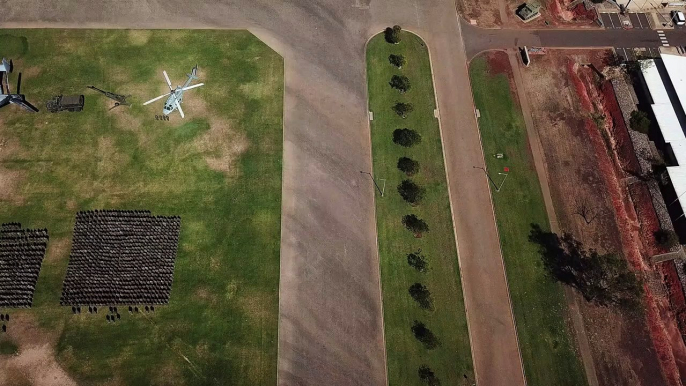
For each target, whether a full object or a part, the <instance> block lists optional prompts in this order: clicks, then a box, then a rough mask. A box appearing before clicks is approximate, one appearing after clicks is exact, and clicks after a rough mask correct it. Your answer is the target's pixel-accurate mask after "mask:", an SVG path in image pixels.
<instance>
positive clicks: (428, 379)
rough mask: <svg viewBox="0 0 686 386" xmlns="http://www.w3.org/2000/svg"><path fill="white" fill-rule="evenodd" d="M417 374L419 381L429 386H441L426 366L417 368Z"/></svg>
mask: <svg viewBox="0 0 686 386" xmlns="http://www.w3.org/2000/svg"><path fill="white" fill-rule="evenodd" d="M417 374H418V375H419V379H421V380H422V382H424V383H426V384H427V385H429V386H440V385H441V381H440V380H439V379H438V377H436V374H434V372H433V370H431V369H430V368H429V366H427V365H421V366H419V370H418V371H417Z"/></svg>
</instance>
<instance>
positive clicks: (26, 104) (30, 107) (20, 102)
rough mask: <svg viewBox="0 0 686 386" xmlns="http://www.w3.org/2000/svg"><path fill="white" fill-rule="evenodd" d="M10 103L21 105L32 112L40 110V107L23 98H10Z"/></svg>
mask: <svg viewBox="0 0 686 386" xmlns="http://www.w3.org/2000/svg"><path fill="white" fill-rule="evenodd" d="M10 103H13V104H15V105H18V106H21V107H22V108H23V109H24V110H26V111H30V112H32V113H37V112H38V109H37V108H36V107H34V106H33V105H32V104H31V103H29V102H27V101H25V100H23V99H19V98H12V99H10Z"/></svg>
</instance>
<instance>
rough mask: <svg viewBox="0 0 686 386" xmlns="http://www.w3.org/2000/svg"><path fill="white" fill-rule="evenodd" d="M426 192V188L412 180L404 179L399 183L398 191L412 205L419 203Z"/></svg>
mask: <svg viewBox="0 0 686 386" xmlns="http://www.w3.org/2000/svg"><path fill="white" fill-rule="evenodd" d="M425 192H426V190H425V189H424V188H422V187H421V186H419V185H417V184H415V183H414V182H412V181H411V180H403V182H401V183H400V185H398V193H400V196H401V197H402V198H403V200H405V201H407V202H408V203H410V204H412V205H417V204H419V202H420V201H422V198H424V193H425Z"/></svg>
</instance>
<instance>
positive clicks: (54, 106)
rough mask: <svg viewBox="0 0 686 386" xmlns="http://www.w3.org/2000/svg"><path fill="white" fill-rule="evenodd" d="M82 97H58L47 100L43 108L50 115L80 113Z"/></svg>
mask: <svg viewBox="0 0 686 386" xmlns="http://www.w3.org/2000/svg"><path fill="white" fill-rule="evenodd" d="M83 103H84V98H83V95H58V96H56V97H54V98H52V99H51V100H49V101H48V102H47V103H46V104H45V107H46V108H47V109H48V111H50V112H51V113H56V112H58V111H65V110H66V111H81V110H83Z"/></svg>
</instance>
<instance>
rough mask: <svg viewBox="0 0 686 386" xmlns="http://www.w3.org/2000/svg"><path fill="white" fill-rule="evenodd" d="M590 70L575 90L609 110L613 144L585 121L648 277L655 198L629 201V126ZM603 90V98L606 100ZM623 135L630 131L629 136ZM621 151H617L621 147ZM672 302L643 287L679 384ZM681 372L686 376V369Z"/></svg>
mask: <svg viewBox="0 0 686 386" xmlns="http://www.w3.org/2000/svg"><path fill="white" fill-rule="evenodd" d="M568 70H569V67H568ZM590 71H591V70H590V69H584V72H585V73H581V74H579V79H581V80H582V81H583V85H584V88H585V89H586V91H585V92H584V91H581V90H579V89H578V88H577V92H578V93H579V96H580V99H581V100H582V104H583V105H584V106H585V107H586V108H587V106H588V104H589V103H590V101H589V102H587V103H583V101H584V99H586V98H588V97H589V94H590V95H593V100H599V101H600V103H599V106H598V107H600V108H601V109H602V111H603V113H604V114H605V117H606V119H605V126H606V127H605V130H606V131H605V134H606V135H607V136H608V137H609V142H610V143H607V144H603V141H602V137H601V135H600V132H599V130H598V129H597V128H596V127H594V126H595V125H593V124H592V123H591V124H589V122H588V121H587V122H586V123H587V124H586V128H587V129H588V135H589V139H590V140H591V142H592V144H593V147H594V149H595V152H596V155H598V161H599V165H598V167H599V169H600V170H601V174H602V175H603V177H604V178H605V181H606V185H607V187H608V191H609V193H610V196H611V198H612V203H613V206H614V209H615V213H616V216H617V218H618V220H619V221H618V225H619V227H620V232H619V233H620V238H621V241H622V250H623V252H624V257H625V258H626V259H627V261H628V262H629V264H630V265H631V266H632V267H633V269H634V270H636V271H639V272H642V275H641V276H643V277H644V278H648V277H649V276H650V275H651V274H653V273H654V272H655V271H654V270H655V268H654V267H652V266H650V265H649V261H650V257H651V256H652V254H651V253H650V252H652V251H651V250H649V249H652V248H646V247H645V246H646V245H648V246H651V245H653V244H654V242H653V240H652V239H653V237H652V232H651V230H650V229H646V228H647V227H648V226H650V227H654V226H655V222H654V220H651V219H650V217H652V216H650V215H649V214H648V213H650V211H649V209H648V208H649V207H648V205H651V206H652V201H650V197H649V196H648V197H646V196H645V194H640V192H638V193H639V194H637V195H636V197H635V198H636V199H637V200H639V201H638V202H634V201H632V199H631V198H632V197H631V196H630V195H629V194H628V193H629V192H628V191H626V190H625V189H622V187H623V184H622V183H620V180H621V179H624V178H627V177H628V175H627V174H626V172H625V169H624V167H623V164H624V165H626V164H629V165H630V164H631V163H632V162H631V160H630V159H625V160H624V162H622V160H621V158H622V157H625V158H626V157H627V150H626V148H627V146H628V141H627V138H622V137H628V132H627V131H626V126H625V125H622V126H621V127H617V126H615V125H613V124H612V123H613V120H612V115H613V111H612V110H613V106H612V105H613V104H614V103H616V99H615V98H614V95H613V94H612V95H608V94H609V93H610V89H611V88H610V89H608V88H607V87H605V88H602V87H601V88H600V89H599V88H598V87H597V86H596V84H597V82H594V80H593V78H592V76H590V75H589V73H590ZM573 78H575V77H573ZM576 86H577V82H576V81H575V87H576ZM603 94H604V96H605V98H602V96H603ZM608 106H609V107H608ZM589 112H590V113H593V111H592V110H589ZM624 133H626V135H625V134H624ZM620 143H624V146H623V148H624V149H623V150H624V151H622V146H618V144H620ZM603 145H605V146H603ZM618 149H619V151H617V150H618ZM636 162H637V161H636ZM644 193H645V192H644ZM639 209H640V210H639ZM641 212H642V214H643V215H644V216H646V218H645V219H644V220H645V222H646V223H645V225H644V226H643V228H644V230H643V231H641V224H640V222H639V218H638V215H637V213H641ZM652 212H653V213H652V215H653V216H655V214H654V209H653V211H652ZM647 249H648V250H647ZM669 300H670V299H666V298H665V296H660V295H658V294H655V293H654V291H653V288H651V286H649V285H648V284H646V285H645V303H646V308H647V313H646V319H647V322H648V326H649V330H650V335H651V338H652V340H653V344H654V346H655V350H656V352H657V354H658V357H659V358H660V365H661V367H662V371H663V374H664V375H665V378H666V379H665V380H666V381H667V382H668V384H669V385H675V386H676V385H681V379H680V372H679V366H678V364H684V363H686V346H685V345H684V341H683V339H681V337H680V336H679V339H678V341H677V340H675V339H674V331H676V330H678V328H677V320H676V318H675V316H674V315H673V314H672V312H670V302H669ZM672 300H678V299H672ZM677 306H678V305H677ZM677 335H680V334H677ZM677 356H678V359H677ZM682 367H683V370H686V366H682ZM683 374H684V375H686V372H684V373H683Z"/></svg>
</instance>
